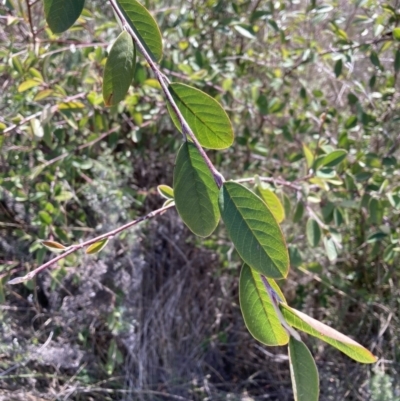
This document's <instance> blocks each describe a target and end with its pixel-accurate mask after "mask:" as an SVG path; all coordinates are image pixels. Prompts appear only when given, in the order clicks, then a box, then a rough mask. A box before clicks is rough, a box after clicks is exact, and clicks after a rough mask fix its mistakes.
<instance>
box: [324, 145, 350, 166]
mask: <svg viewBox="0 0 400 401" xmlns="http://www.w3.org/2000/svg"><path fill="white" fill-rule="evenodd" d="M346 156H347V152H346V151H345V150H343V149H338V150H334V151H333V152H331V153H329V154H328V155H326V156H325V157H324V158H323V159H321V161H319V163H318V166H317V167H322V166H324V167H333V166H336V165H338V164H339V163H341V162H342V161H343V160H344V159H345V158H346Z"/></svg>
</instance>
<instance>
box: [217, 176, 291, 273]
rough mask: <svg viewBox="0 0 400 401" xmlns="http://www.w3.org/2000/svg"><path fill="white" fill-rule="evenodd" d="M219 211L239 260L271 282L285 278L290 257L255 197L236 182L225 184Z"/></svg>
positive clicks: (268, 214)
mask: <svg viewBox="0 0 400 401" xmlns="http://www.w3.org/2000/svg"><path fill="white" fill-rule="evenodd" d="M219 207H220V210H221V216H222V219H223V221H224V223H225V226H226V229H227V231H228V234H229V236H230V238H231V240H232V242H233V244H234V245H235V248H236V250H237V251H238V253H239V255H240V256H241V258H242V259H243V260H244V262H245V263H247V264H248V265H249V266H250V267H252V268H253V269H255V270H257V271H258V272H259V273H261V274H264V275H265V276H267V277H270V278H284V277H286V275H287V274H288V271H289V255H288V251H287V248H286V244H285V240H284V238H283V235H282V231H281V229H280V227H279V224H278V223H277V222H276V220H275V217H274V216H273V214H272V212H271V211H270V210H269V209H268V207H267V205H266V204H265V203H264V202H263V200H262V199H261V198H259V197H258V196H257V195H256V194H254V193H253V192H251V191H250V190H248V189H247V188H246V187H244V186H243V185H241V184H238V183H236V182H232V181H230V182H225V183H224V184H223V186H222V187H221V190H220V195H219Z"/></svg>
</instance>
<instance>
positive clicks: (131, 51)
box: [103, 31, 136, 106]
mask: <svg viewBox="0 0 400 401" xmlns="http://www.w3.org/2000/svg"><path fill="white" fill-rule="evenodd" d="M135 64H136V48H135V45H134V43H133V40H132V38H131V37H130V35H129V33H128V32H126V31H123V32H122V33H121V34H120V35H119V36H118V38H117V40H116V41H115V42H114V44H113V46H112V48H111V50H110V54H109V55H108V57H107V62H106V66H105V68H104V77H103V99H104V103H105V105H106V106H113V105H116V104H118V103H119V102H120V101H121V100H123V99H124V98H125V96H126V94H127V92H128V89H129V86H130V85H131V82H132V79H133V75H134V73H135Z"/></svg>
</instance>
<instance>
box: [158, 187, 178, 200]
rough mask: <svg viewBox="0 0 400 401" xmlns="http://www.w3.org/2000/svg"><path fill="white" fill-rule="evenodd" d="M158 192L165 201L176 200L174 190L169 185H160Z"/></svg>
mask: <svg viewBox="0 0 400 401" xmlns="http://www.w3.org/2000/svg"><path fill="white" fill-rule="evenodd" d="M157 191H158V193H159V194H160V195H161V196H162V197H163V198H165V199H174V190H173V189H172V188H171V187H169V186H168V185H159V186H158V187H157Z"/></svg>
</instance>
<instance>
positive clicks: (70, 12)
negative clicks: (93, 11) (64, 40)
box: [44, 0, 85, 33]
mask: <svg viewBox="0 0 400 401" xmlns="http://www.w3.org/2000/svg"><path fill="white" fill-rule="evenodd" d="M84 4H85V0H70V1H66V0H44V13H45V15H46V21H47V23H48V24H49V27H50V29H51V31H52V32H53V33H61V32H64V31H66V30H67V29H68V28H70V27H71V26H72V25H73V24H74V23H75V21H76V20H77V19H78V18H79V16H80V15H81V12H82V10H83V6H84Z"/></svg>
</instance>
